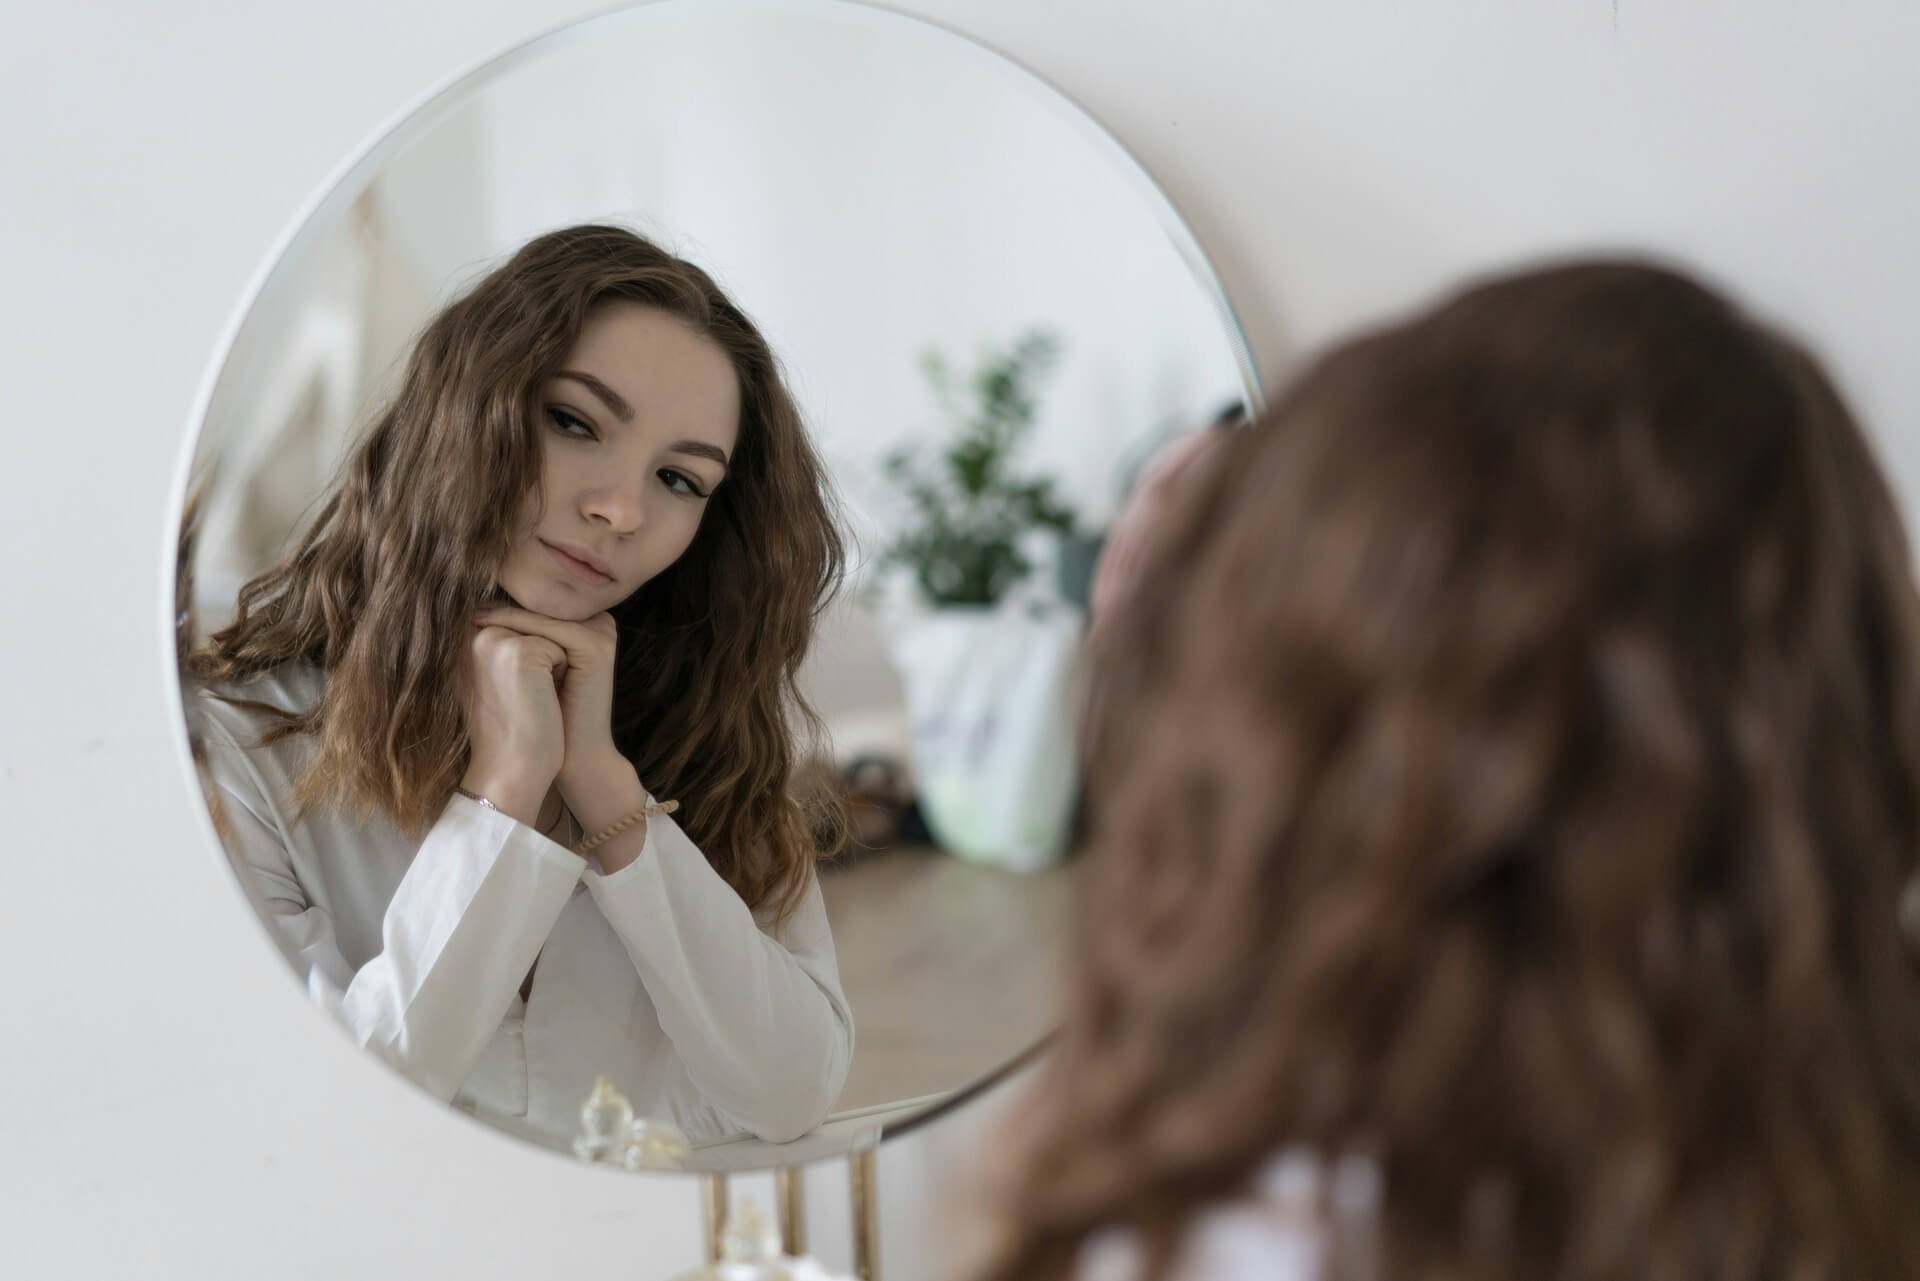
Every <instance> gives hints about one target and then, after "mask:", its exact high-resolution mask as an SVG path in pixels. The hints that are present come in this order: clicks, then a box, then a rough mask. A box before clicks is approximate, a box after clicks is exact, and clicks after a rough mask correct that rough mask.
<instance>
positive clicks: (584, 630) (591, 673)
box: [475, 607, 624, 796]
mask: <svg viewBox="0 0 1920 1281" xmlns="http://www.w3.org/2000/svg"><path fill="white" fill-rule="evenodd" d="M475 621H476V622H479V623H481V624H484V625H485V626H488V627H504V628H506V629H508V630H509V631H515V632H520V633H522V634H523V635H527V636H544V637H546V638H547V639H548V640H550V641H552V642H553V643H554V644H556V645H558V646H559V647H560V648H561V649H563V650H565V651H566V655H567V670H566V674H565V675H564V676H563V677H561V681H560V718H561V720H562V721H563V722H564V734H565V741H566V756H565V760H564V761H563V763H562V764H561V766H560V775H559V778H558V779H557V780H556V782H558V783H559V786H560V791H561V794H562V795H563V796H564V795H568V794H569V793H570V792H571V791H572V790H574V789H573V788H571V787H570V786H569V784H570V783H571V784H575V785H577V784H578V783H579V782H580V781H583V780H585V779H587V778H591V777H604V776H605V775H606V774H607V772H608V771H610V770H617V769H618V768H619V766H620V765H621V764H623V763H624V762H623V760H622V758H621V756H620V752H619V749H617V748H616V747H614V745H613V657H614V647H615V644H616V643H617V641H618V639H619V628H618V626H617V625H616V624H615V623H614V621H613V615H612V614H596V615H594V616H593V617H592V618H589V619H587V620H586V621H585V622H583V623H569V622H564V621H562V620H561V619H558V618H549V617H547V616H546V615H545V614H536V613H534V612H533V611H531V610H526V609H514V608H511V607H500V608H494V609H484V610H481V611H480V614H479V616H478V617H477V618H476V620H475Z"/></svg>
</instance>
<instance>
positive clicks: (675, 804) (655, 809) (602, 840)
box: [573, 801, 680, 854]
mask: <svg viewBox="0 0 1920 1281" xmlns="http://www.w3.org/2000/svg"><path fill="white" fill-rule="evenodd" d="M679 808H680V802H679V801H648V802H647V803H646V806H645V807H644V808H642V809H637V810H635V811H634V812H633V813H631V814H629V815H627V816H626V817H625V818H623V819H621V820H620V821H619V822H618V823H615V824H614V825H613V826H612V827H608V828H603V829H601V830H600V831H598V832H595V833H594V834H593V835H592V836H589V837H588V838H587V839H586V840H584V841H581V842H580V843H579V844H578V845H576V846H574V847H573V852H574V853H575V854H588V853H591V852H592V851H594V850H596V849H599V848H600V847H601V846H602V845H605V844H606V843H607V842H608V841H610V840H612V839H613V838H614V837H616V836H618V835H620V833H622V832H624V831H626V830H627V829H628V828H630V827H632V826H633V825H634V824H635V823H644V822H646V821H647V820H648V819H650V818H652V817H653V816H654V815H655V814H671V813H673V812H674V811H675V810H677V809H679Z"/></svg>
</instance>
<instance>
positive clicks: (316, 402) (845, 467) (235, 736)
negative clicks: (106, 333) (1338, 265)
mask: <svg viewBox="0 0 1920 1281" xmlns="http://www.w3.org/2000/svg"><path fill="white" fill-rule="evenodd" d="M802 55H804V56H802ZM826 84H831V86H832V92H831V93H830V94H829V93H824V92H822V86H823V85H826ZM1168 217H1169V215H1168V213H1167V211H1166V209H1165V207H1164V205H1163V203H1162V202H1160V201H1159V199H1158V197H1157V195H1155V194H1154V193H1153V192H1152V191H1151V189H1150V188H1149V187H1147V186H1146V185H1145V184H1144V183H1143V182H1142V181H1141V180H1140V178H1139V175H1138V173H1137V171H1136V170H1134V169H1132V168H1131V166H1130V165H1128V164H1127V163H1125V162H1124V160H1123V158H1122V157H1120V156H1119V153H1118V151H1117V149H1115V148H1113V147H1112V145H1111V143H1110V142H1108V141H1107V140H1106V139H1104V138H1103V137H1100V136H1099V135H1097V133H1095V132H1094V131H1092V130H1090V129H1089V128H1088V127H1087V126H1086V124H1085V122H1084V121H1083V120H1081V119H1080V118H1079V117H1077V115H1075V114H1074V113H1073V112H1072V111H1071V109H1070V108H1065V107H1064V106H1063V105H1062V104H1061V103H1060V102H1059V101H1058V100H1057V99H1055V98H1052V97H1050V96H1049V95H1047V94H1045V93H1044V92H1041V91H1038V90H1037V89H1036V87H1035V86H1033V85H1032V84H1031V83H1030V82H1027V81H1025V80H1024V79H1022V78H1019V77H1017V76H1010V75H1008V74H1007V69H1006V68H1005V67H1004V64H1000V63H998V62H997V61H995V60H994V59H992V58H991V56H990V55H986V54H985V53H984V52H983V51H981V50H979V49H977V48H976V47H974V46H972V45H969V44H967V43H966V42H964V41H961V40H959V39H957V38H954V37H950V36H947V35H945V34H944V33H940V32H937V31H934V30H932V29H931V28H926V27H923V26H921V25H919V24H916V23H913V22H910V21H908V20H904V19H898V18H895V17H894V16H893V15H883V14H879V13H877V12H876V11H865V10H857V9H852V8H850V7H844V6H836V7H833V8H830V9H823V8H821V7H818V6H813V5H797V6H794V7H793V8H792V9H791V10H790V11H782V10H772V9H768V8H766V7H764V6H760V7H755V8H754V9H753V10H752V11H747V10H735V9H731V8H726V7H714V8H713V9H711V10H709V11H704V12H703V13H702V14H701V15H699V16H698V17H697V18H696V17H695V16H694V15H693V14H692V13H691V12H690V11H689V10H688V9H687V7H686V6H679V5H660V6H649V7H647V8H646V9H643V10H637V11H632V12H628V13H623V14H616V15H612V16H610V17H606V18H601V19H596V20H593V21H591V22H589V23H585V24H582V25H581V26H580V27H577V28H574V29H572V30H570V31H569V32H565V33H561V35H560V36H559V37H550V38H548V39H547V40H545V41H543V42H540V43H539V44H538V45H536V46H534V47H532V48H531V49H529V50H523V51H522V52H521V54H520V55H519V56H516V57H514V58H511V59H508V60H506V61H505V63H503V64H501V65H498V66H496V67H495V68H492V69H490V71H489V72H487V73H484V74H482V75H480V76H476V77H473V78H470V79H469V80H468V81H466V82H463V83H462V84H461V85H459V86H456V88H455V89H454V90H452V91H450V92H449V94H447V95H443V98H442V99H441V100H437V101H436V102H435V103H434V104H430V106H429V107H428V108H426V109H423V111H422V112H421V113H420V114H419V115H418V116H417V117H416V118H415V119H413V120H410V121H409V122H407V123H406V124H404V125H403V126H402V128H401V129H400V130H399V131H397V132H396V133H395V134H394V135H392V136H391V137H389V138H388V139H387V140H386V142H384V143H383V144H381V146H380V147H379V148H376V149H375V150H374V151H373V152H371V153H369V155H368V156H367V157H366V158H365V159H364V160H363V161H362V162H361V163H360V164H359V165H357V166H356V167H355V168H354V169H353V170H351V171H350V172H349V173H348V175H347V177H346V178H344V179H343V180H342V181H341V183H340V184H339V185H338V186H337V187H336V188H335V189H334V190H333V191H332V192H330V193H329V194H328V196H327V197H326V198H325V199H323V200H322V201H321V202H320V204H319V205H318V207H317V208H316V211H315V212H314V214H313V215H312V217H311V218H309V219H308V221H307V222H306V223H305V224H304V225H303V226H302V227H301V228H300V229H299V231H298V233H297V234H296V235H295V236H294V238H293V240H292V241H291V242H290V244H289V246H288V248H287V250H286V252H285V253H284V254H283V256H282V257H281V258H280V259H279V260H278V262H277V263H276V264H275V266H274V267H273V269H272V270H271V271H270V273H269V274H268V275H267V277H266V278H265V282H264V284H263V286H262V288H261V290H260V292H259V294H258V295H257V297H256V298H255V299H254V300H253V302H252V304H251V305H250V307H249V310H248V312H247V313H246V316H245V318H244V320H243V322H242V324H241V325H240V327H239V329H238V331H237V332H236V335H235V338H234V341H233V344H232V347H231V349H230V351H229V352H228V353H227V357H226V360H225V362H224V364H223V365H222V367H221V370H220V373H219V377H218V381H217V383H216V385H215V388H214V391H213V394H212V397H211V401H210V405H209V409H208V413H207V417H206V420H205V422H204V424H203V426H202V430H201V434H200V437H199V441H198V445H197V451H196V468H195V476H196V480H195V486H196V488H195V492H194V501H193V503H192V504H191V505H190V521H189V529H188V530H187V531H185V532H186V534H187V535H188V537H187V539H186V540H185V541H184V542H183V555H182V559H181V566H180V585H181V592H182V598H181V599H182V632H183V635H182V648H183V653H184V654H185V655H186V658H185V661H184V663H183V670H184V673H185V676H184V679H185V697H186V701H187V705H188V724H189V727H190V731H191V733H192V735H193V737H194V740H195V741H194V747H195V753H196V759H197V761H198V763H199V765H200V767H201V775H202V780H203V783H204V785H205V787H206V792H207V796H208V800H209V808H210V811H211V812H212V814H213V816H214V820H215V826H216V829H217V831H218V832H219V834H220V836H221V839H222V841H223V843H224V845H225V847H226V850H227V852H228V854H229V856H230V857H231V860H232V863H233V866H234V868H235V870H236V872H237V873H238V874H239V875H240V876H241V878H242V881H243V883H244V884H245V885H246V887H247V889H248V893H249V897H250V898H251V900H252V901H253V902H254V903H255V905H256V906H257V908H258V909H259V910H260V912H261V913H262V915H263V917H264V919H265V921H266V923H267V925H268V927H269V930H270V932H271V934H272V936H273V937H274V939H275V941H276V942H277V943H278V945H279V946H280V948H281V950H282V951H283V952H284V953H285V955H286V956H287V958H288V960H289V962H290V963H291V964H292V966H293V968H294V970H295V973H296V974H297V976H298V977H299V979H300V981H301V983H302V984H303V985H304V987H305V989H306V991H307V994H308V996H309V997H310V998H311V999H312V1000H313V1001H315V1002H316V1003H317V1004H319V1005H320V1006H321V1007H322V1008H324V1009H325V1010H326V1011H327V1012H328V1014H329V1016H330V1017H331V1018H333V1019H334V1020H335V1021H337V1022H338V1023H339V1025H340V1026H341V1027H342V1028H343V1029H344V1030H345V1031H346V1032H347V1034H348V1035H349V1036H351V1037H352V1038H353V1039H354V1040H355V1041H356V1042H357V1043H358V1044H360V1045H362V1046H363V1047H365V1048H366V1049H367V1050H368V1051H369V1052H370V1053H371V1054H372V1055H374V1056H376V1057H377V1058H379V1059H380V1060H382V1061H384V1062H386V1063H387V1064H389V1065H390V1066H391V1067H393V1068H394V1069H396V1070H397V1071H399V1072H400V1073H401V1074H403V1075H404V1076H405V1077H406V1078H407V1079H408V1080H410V1081H412V1082H413V1083H414V1084H415V1085H417V1086H419V1087H420V1088H421V1089H423V1090H425V1091H426V1092H428V1093H429V1094H431V1095H432V1096H434V1097H437V1098H439V1099H441V1100H443V1101H445V1102H447V1103H449V1104H451V1105H452V1106H454V1107H457V1108H459V1109H461V1110H463V1111H466V1112H468V1113H470V1114H472V1115H474V1116H475V1117H478V1118H480V1119H482V1120H485V1121H487V1122H489V1123H491V1124H493V1125H495V1126H498V1127H499V1128H501V1129H503V1130H506V1131H508V1132H510V1133H514V1134H517V1135H520V1136H522V1137H526V1138H529V1139H533V1140H534V1141H537V1142H541V1143H545V1144H548V1145H550V1146H554V1147H557V1148H560V1149H562V1150H570V1149H571V1148H572V1146H573V1144H574V1142H575V1140H576V1139H577V1138H579V1136H580V1135H581V1132H582V1126H583V1120H586V1121H591V1120H592V1119H593V1118H595V1117H603V1116H604V1115H606V1114H608V1113H609V1112H610V1111H611V1110H612V1109H613V1108H614V1106H615V1104H614V1103H610V1102H609V1100H615V1101H616V1102H617V1104H618V1106H619V1107H621V1108H627V1107H630V1109H631V1112H632V1114H633V1116H635V1117H637V1118H639V1119H640V1120H641V1121H642V1122H644V1123H645V1124H647V1125H649V1126H652V1127H653V1129H652V1130H651V1131H649V1133H651V1134H652V1135H653V1136H654V1138H655V1139H656V1140H657V1142H655V1143H654V1144H653V1148H652V1149H651V1150H656V1151H660V1152H672V1153H675V1154H677V1155H676V1161H677V1163H678V1164H680V1165H682V1166H683V1167H685V1168H695V1169H698V1168H726V1167H738V1166H741V1165H751V1164H769V1163H774V1162H776V1161H788V1160H794V1159H804V1157H806V1156H808V1155H813V1154H816V1149H817V1150H818V1151H819V1152H825V1151H829V1150H835V1149H836V1147H844V1146H846V1145H847V1144H849V1143H857V1142H862V1141H867V1140H868V1139H870V1138H871V1137H872V1136H873V1135H874V1133H875V1132H876V1131H877V1130H879V1129H881V1128H883V1127H884V1126H885V1125H886V1124H889V1123H891V1122H893V1121H895V1120H897V1119H899V1118H903V1117H907V1116H911V1115H913V1114H914V1113H915V1112H918V1111H921V1110H924V1109H925V1108H927V1107H929V1106H931V1105H933V1104H936V1103H937V1102H938V1101H939V1100H940V1099H942V1098H944V1097H945V1096H947V1095H949V1094H951V1093H952V1092H953V1091H955V1090H958V1089H961V1088H963V1087H965V1086H967V1085H968V1084H969V1083H971V1082H973V1081H975V1080H977V1079H979V1078H980V1077H982V1076H983V1075H984V1074H987V1073H990V1072H992V1071H993V1070H994V1069H996V1068H998V1067H999V1066H1001V1065H1002V1064H1004V1063H1005V1062H1006V1061H1007V1060H1008V1059H1009V1058H1010V1057H1012V1056H1014V1055H1016V1054H1019V1053H1020V1052H1021V1051H1023V1050H1024V1049H1026V1048H1027V1047H1029V1046H1031V1045H1032V1044H1033V1043H1034V1042H1035V1041H1036V1040H1037V1039H1038V1038H1040V1037H1041V1036H1043V1035H1044V1034H1045V1032H1046V1031H1047V1030H1048V1028H1049V1026H1050V1023H1051V1021H1052V1011H1053V1008H1054V1005H1053V994H1054V991H1055V987H1056V983H1057V979H1056V968H1057V967H1056V961H1057V956H1058V953H1059V950H1060V946H1061V943H1062V942H1063V940H1062V939H1061V930H1062V927H1063V921H1064V908H1065V903H1066V892H1067V889H1068V886H1069V881H1070V879H1071V876H1072V873H1073V860H1072V857H1071V851H1072V847H1073V843H1074V842H1073V838H1074V819H1075V815H1076V807H1077V803H1078V781H1077V779H1076V777H1075V773H1074V767H1073V762H1074V755H1075V753H1074V720H1075V716H1074V707H1073V674H1074V670H1075V663H1076V659H1077V654H1078V650H1079V647H1080V643H1081V637H1082V635H1083V633H1084V630H1085V626H1086V622H1087V611H1088V607H1089V602H1090V600H1091V599H1092V598H1093V597H1094V595H1095V593H1096V580H1097V576H1098V574H1099V573H1100V572H1101V568H1102V558H1103V542H1104V539H1105V535H1106V533H1107V531H1108V527H1109V525H1110V524H1111V523H1112V521H1113V518H1114V515H1115V513H1116V512H1117V511H1119V510H1120V509H1121V507H1122V506H1123V505H1124V503H1125V502H1126V501H1127V500H1128V498H1129V495H1130V494H1131V493H1133V491H1134V489H1135V486H1136V484H1138V483H1139V481H1140V480H1141V475H1142V472H1143V470H1145V468H1146V464H1147V463H1148V462H1149V461H1150V460H1151V459H1153V458H1155V457H1156V456H1160V457H1162V458H1164V457H1165V456H1166V455H1167V454H1169V453H1178V452H1179V450H1180V449H1181V448H1182V445H1181V442H1182V441H1183V440H1184V439H1185V438H1186V436H1187V434H1188V433H1189V432H1192V431H1193V430H1195V429H1197V428H1198V427H1199V426H1200V425H1202V424H1204V423H1206V422H1207V421H1209V420H1211V419H1214V418H1217V417H1219V416H1221V415H1222V413H1223V411H1227V412H1230V411H1231V409H1232V407H1233V406H1235V405H1237V404H1238V403H1239V402H1241V401H1242V400H1244V399H1246V398H1247V397H1248V396H1249V395H1250V393H1249V391H1248V386H1249V384H1248V381H1247V380H1246V378H1245V377H1244V374H1243V370H1244V367H1245V362H1244V359H1243V355H1242V349H1241V346H1240V343H1239V339H1238V335H1237V333H1236V332H1235V331H1234V329H1233V327H1232V324H1231V319H1230V316H1229V315H1228V313H1227V312H1226V310H1225V307H1224V303H1223V302H1222V300H1221V299H1220V297H1219V295H1218V293H1217V290H1215V289H1214V288H1213V287H1212V285H1211V283H1210V280H1209V278H1208V277H1207V276H1206V274H1205V272H1204V264H1203V263H1202V262H1201V261H1200V260H1199V258H1198V256H1197V252H1196V251H1195V250H1194V249H1193V248H1192V245H1191V241H1190V240H1189V239H1187V238H1186V237H1185V234H1184V232H1181V231H1179V229H1178V228H1177V226H1173V225H1171V224H1170V223H1169V221H1168ZM1169 442H1172V445H1171V447H1169ZM1150 481H1151V478H1150V476H1149V477H1148V482H1149V484H1150ZM1112 559H1113V557H1111V556H1109V557H1107V561H1108V564H1109V567H1110V564H1111V561H1112ZM1109 572H1110V571H1109ZM603 1081H604V1085H602V1082H603ZM597 1086H601V1088H599V1089H598V1090H597V1089H596V1087H597ZM595 1099H597V1100H599V1102H598V1103H597V1104H596V1103H594V1102H593V1100H595ZM583 1105H585V1108H586V1111H585V1112H584V1113H583ZM596 1108H597V1109H598V1110H597V1111H596V1110H595V1109H596ZM768 1144H789V1145H792V1146H789V1147H785V1148H780V1149H777V1150H776V1149H769V1148H767V1147H766V1146H765V1145H768ZM809 1145H811V1146H809Z"/></svg>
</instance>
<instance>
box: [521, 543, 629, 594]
mask: <svg viewBox="0 0 1920 1281" xmlns="http://www.w3.org/2000/svg"><path fill="white" fill-rule="evenodd" d="M539 542H540V545H541V546H542V547H544V548H546V549H547V550H548V551H549V552H552V553H553V558H554V559H555V560H557V561H559V562H560V565H561V567H562V568H563V569H565V570H566V571H567V572H568V573H570V574H572V575H573V576H574V577H575V578H578V579H579V580H580V581H581V582H584V583H592V584H593V585H594V586H595V587H600V586H604V585H605V584H607V583H610V582H612V581H613V575H612V574H609V573H607V572H606V571H605V570H603V569H601V568H600V567H599V566H598V565H595V564H594V563H593V562H592V561H590V560H588V559H586V557H585V556H584V555H583V554H582V553H580V552H576V551H569V550H568V549H567V548H566V547H564V546H562V545H559V544H555V543H550V542H548V541H547V540H546V539H544V538H542V539H540V540H539Z"/></svg>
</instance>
